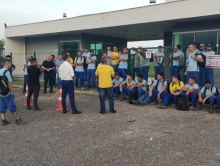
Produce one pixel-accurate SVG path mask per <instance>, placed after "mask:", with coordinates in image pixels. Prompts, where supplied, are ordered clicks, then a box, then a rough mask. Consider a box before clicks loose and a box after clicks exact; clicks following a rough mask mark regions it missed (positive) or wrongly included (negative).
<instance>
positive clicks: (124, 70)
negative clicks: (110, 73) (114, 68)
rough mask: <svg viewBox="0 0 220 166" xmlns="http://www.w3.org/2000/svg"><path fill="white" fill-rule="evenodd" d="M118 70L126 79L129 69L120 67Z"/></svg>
mask: <svg viewBox="0 0 220 166" xmlns="http://www.w3.org/2000/svg"><path fill="white" fill-rule="evenodd" d="M118 72H119V74H120V76H121V77H122V78H123V79H124V80H126V73H127V69H124V68H123V69H122V68H119V69H118Z"/></svg>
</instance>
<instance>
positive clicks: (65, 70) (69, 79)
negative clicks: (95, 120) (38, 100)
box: [59, 54, 82, 114]
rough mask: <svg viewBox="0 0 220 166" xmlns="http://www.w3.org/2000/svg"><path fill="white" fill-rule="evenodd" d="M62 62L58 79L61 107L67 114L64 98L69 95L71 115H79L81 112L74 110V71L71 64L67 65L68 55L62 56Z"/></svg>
mask: <svg viewBox="0 0 220 166" xmlns="http://www.w3.org/2000/svg"><path fill="white" fill-rule="evenodd" d="M63 60H64V62H63V63H62V64H61V65H60V67H59V77H60V79H61V86H62V106H63V113H64V114H65V113H67V110H66V96H67V94H68V95H69V100H70V104H71V108H72V114H80V113H82V112H80V111H78V110H77V109H76V105H75V99H74V83H73V80H74V71H73V67H72V65H71V64H69V60H70V57H69V55H68V54H65V55H64V56H63Z"/></svg>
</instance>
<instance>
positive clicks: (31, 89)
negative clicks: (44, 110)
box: [27, 85, 40, 108]
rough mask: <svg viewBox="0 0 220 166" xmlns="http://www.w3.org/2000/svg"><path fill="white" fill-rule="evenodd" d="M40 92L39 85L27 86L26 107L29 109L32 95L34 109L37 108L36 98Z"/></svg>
mask: <svg viewBox="0 0 220 166" xmlns="http://www.w3.org/2000/svg"><path fill="white" fill-rule="evenodd" d="M39 92H40V85H29V86H28V96H27V106H28V107H30V99H31V96H32V94H33V93H34V108H37V107H38V102H37V101H38V97H39Z"/></svg>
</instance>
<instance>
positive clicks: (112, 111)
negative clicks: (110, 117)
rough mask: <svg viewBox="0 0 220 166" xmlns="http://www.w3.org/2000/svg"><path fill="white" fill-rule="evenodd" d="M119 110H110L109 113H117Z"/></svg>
mask: <svg viewBox="0 0 220 166" xmlns="http://www.w3.org/2000/svg"><path fill="white" fill-rule="evenodd" d="M116 112H117V111H115V110H111V111H109V113H116Z"/></svg>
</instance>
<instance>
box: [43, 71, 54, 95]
mask: <svg viewBox="0 0 220 166" xmlns="http://www.w3.org/2000/svg"><path fill="white" fill-rule="evenodd" d="M48 81H49V86H50V91H52V90H53V73H45V72H44V92H46V91H47V84H48Z"/></svg>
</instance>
